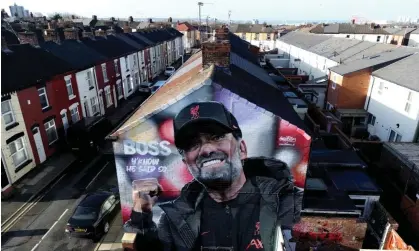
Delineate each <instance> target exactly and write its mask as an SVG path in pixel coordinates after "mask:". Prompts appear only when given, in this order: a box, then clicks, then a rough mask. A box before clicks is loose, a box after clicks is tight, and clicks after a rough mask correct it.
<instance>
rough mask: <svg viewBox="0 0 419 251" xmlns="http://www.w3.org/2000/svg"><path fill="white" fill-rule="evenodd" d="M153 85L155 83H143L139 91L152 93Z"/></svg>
mask: <svg viewBox="0 0 419 251" xmlns="http://www.w3.org/2000/svg"><path fill="white" fill-rule="evenodd" d="M152 85H153V83H150V82H146V83H141V84H140V88H138V90H139V91H140V92H151V86H152Z"/></svg>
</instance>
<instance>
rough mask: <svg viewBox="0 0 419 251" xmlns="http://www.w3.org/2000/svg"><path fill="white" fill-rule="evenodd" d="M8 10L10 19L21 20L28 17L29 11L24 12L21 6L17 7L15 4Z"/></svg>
mask: <svg viewBox="0 0 419 251" xmlns="http://www.w3.org/2000/svg"><path fill="white" fill-rule="evenodd" d="M9 8H10V15H11V16H12V17H18V18H23V17H28V16H29V11H28V10H25V8H23V6H19V5H17V4H14V5H12V6H10V7H9Z"/></svg>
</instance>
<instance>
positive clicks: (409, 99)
mask: <svg viewBox="0 0 419 251" xmlns="http://www.w3.org/2000/svg"><path fill="white" fill-rule="evenodd" d="M412 101H413V92H409V94H407V100H406V105H405V107H404V111H405V112H407V113H409V112H410V108H411V106H412Z"/></svg>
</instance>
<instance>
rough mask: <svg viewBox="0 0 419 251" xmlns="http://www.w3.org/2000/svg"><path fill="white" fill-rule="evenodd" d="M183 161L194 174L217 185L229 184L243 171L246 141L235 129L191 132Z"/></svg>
mask: <svg viewBox="0 0 419 251" xmlns="http://www.w3.org/2000/svg"><path fill="white" fill-rule="evenodd" d="M188 141H189V144H188V147H187V149H184V153H183V158H184V159H183V161H184V162H185V163H186V165H187V166H188V168H189V171H190V172H191V174H192V175H193V176H194V178H195V179H196V180H197V181H199V182H201V183H202V184H204V185H206V186H208V187H212V188H214V189H216V188H220V186H223V187H224V186H228V185H230V184H231V183H232V182H233V181H234V180H236V179H237V178H239V176H240V174H241V172H242V171H243V167H242V163H241V160H242V159H244V158H245V154H244V151H242V149H245V146H244V142H243V141H242V140H239V141H238V140H237V139H235V138H234V136H233V134H232V133H225V132H223V131H218V130H214V132H213V133H197V134H195V135H190V138H189V140H188ZM214 186H215V187H214Z"/></svg>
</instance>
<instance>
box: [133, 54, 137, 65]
mask: <svg viewBox="0 0 419 251" xmlns="http://www.w3.org/2000/svg"><path fill="white" fill-rule="evenodd" d="M133 60H134V67H136V66H137V65H138V63H137V54H134V56H133Z"/></svg>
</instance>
